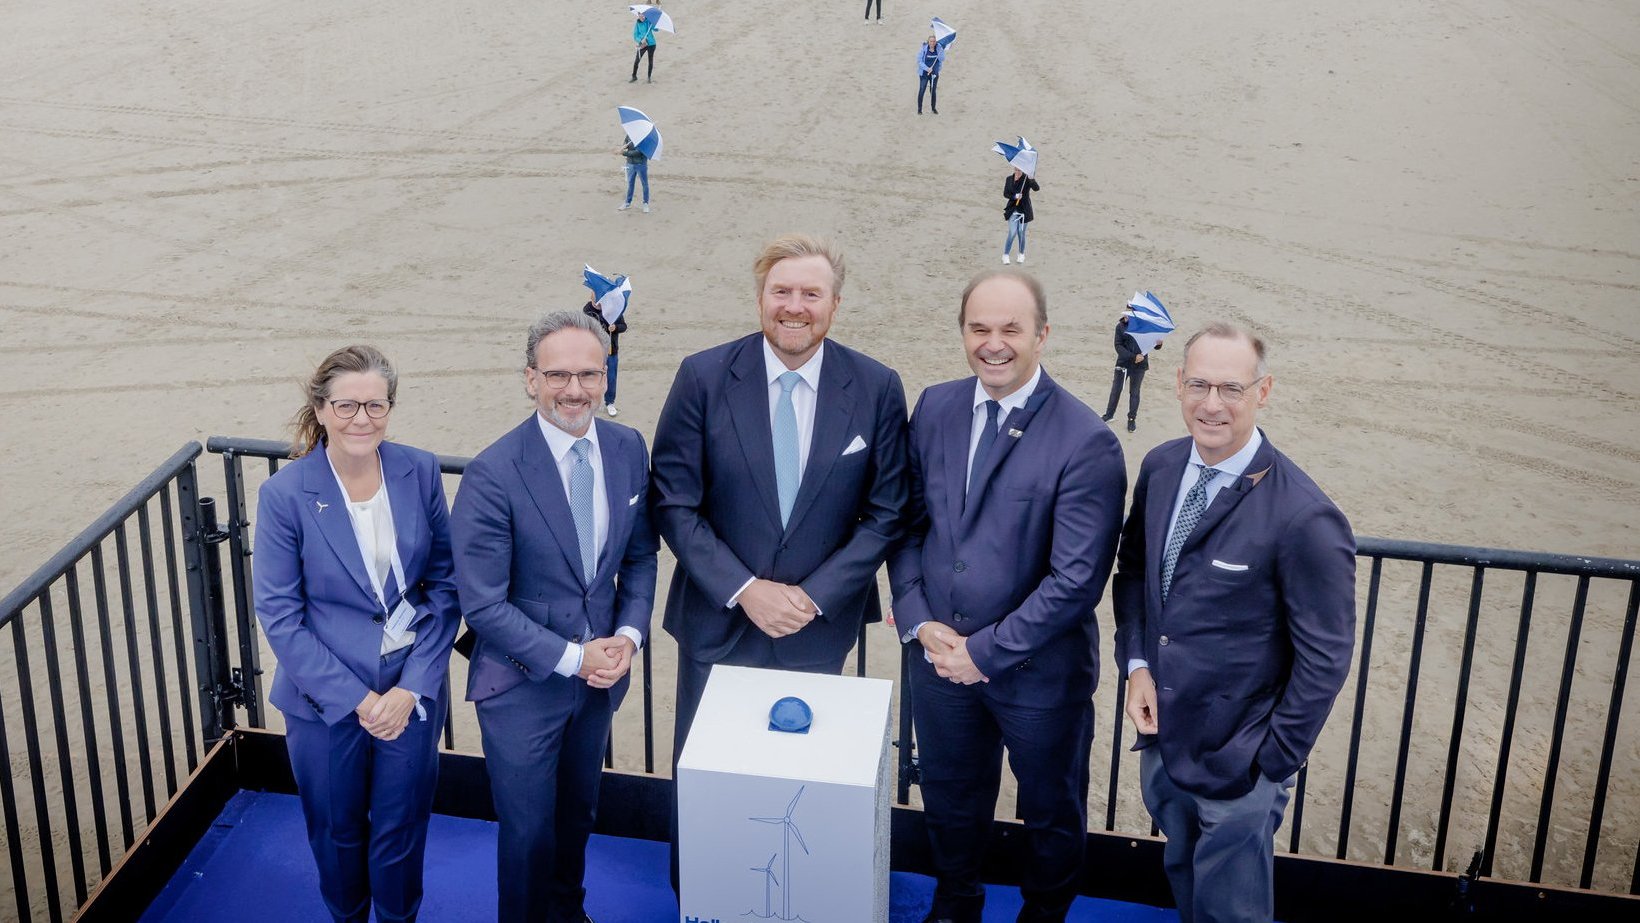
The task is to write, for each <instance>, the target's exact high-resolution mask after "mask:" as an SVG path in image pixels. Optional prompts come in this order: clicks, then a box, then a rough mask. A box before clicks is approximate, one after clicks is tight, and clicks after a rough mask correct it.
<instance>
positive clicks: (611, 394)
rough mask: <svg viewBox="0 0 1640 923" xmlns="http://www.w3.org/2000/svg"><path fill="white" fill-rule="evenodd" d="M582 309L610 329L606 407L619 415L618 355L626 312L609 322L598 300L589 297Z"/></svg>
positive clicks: (624, 326) (606, 328)
mask: <svg viewBox="0 0 1640 923" xmlns="http://www.w3.org/2000/svg"><path fill="white" fill-rule="evenodd" d="M581 311H582V312H583V313H585V314H586V315H587V316H588V317H592V318H596V319H597V321H598V323H600V324H603V325H604V329H605V330H608V331H609V356H608V357H607V358H605V359H604V368H605V369H606V370H607V371H608V372H609V374H608V375H607V376H605V378H604V409H605V410H607V411H609V415H610V416H612V417H618V416H620V411H618V410H616V409H615V372H616V371H617V370H618V369H619V367H620V361H619V359H618V358H617V356H618V355H619V354H620V351H621V334H623V333H625V332H626V312H625V311H622V312H621V316H620V317H617V318H615V323H613V324H609V323H605V322H604V309H603V308H600V307H598V302H596V301H592V300H591V299H588V300H587V303H586V304H585V305H582V306H581Z"/></svg>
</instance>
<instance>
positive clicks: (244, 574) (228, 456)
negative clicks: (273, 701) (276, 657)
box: [222, 451, 265, 728]
mask: <svg viewBox="0 0 1640 923" xmlns="http://www.w3.org/2000/svg"><path fill="white" fill-rule="evenodd" d="M222 468H223V476H224V483H225V484H226V486H227V490H228V506H227V515H228V522H227V536H228V553H229V555H231V558H230V563H231V565H232V567H233V602H234V615H235V618H236V621H235V623H234V624H235V625H236V626H237V627H238V629H239V631H238V638H239V675H238V676H237V677H235V680H236V684H237V685H238V686H239V687H240V690H241V692H242V694H241V696H240V704H241V705H243V706H244V708H245V721H246V723H247V724H249V725H250V726H251V727H253V728H259V727H264V726H265V725H264V723H263V720H262V653H261V649H260V646H259V645H258V644H257V643H256V637H257V634H256V633H257V624H256V612H255V610H254V609H253V608H252V607H253V603H252V600H251V594H250V585H251V545H250V541H249V533H248V530H249V528H250V517H249V516H248V515H246V512H245V465H244V460H243V458H241V456H240V455H239V453H238V452H232V451H230V452H224V453H223V455H222Z"/></svg>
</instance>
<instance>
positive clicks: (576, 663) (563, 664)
mask: <svg viewBox="0 0 1640 923" xmlns="http://www.w3.org/2000/svg"><path fill="white" fill-rule="evenodd" d="M584 656H586V652H585V651H583V650H582V649H581V645H579V644H576V643H575V642H574V641H571V642H569V643H568V644H566V645H564V655H563V656H562V657H559V658H558V666H556V667H553V668H552V672H554V673H557V674H558V675H559V676H571V677H573V676H575V675H577V674H579V673H580V672H581V658H582V657H584Z"/></svg>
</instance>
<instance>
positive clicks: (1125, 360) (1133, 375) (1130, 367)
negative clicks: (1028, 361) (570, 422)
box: [611, 311, 1162, 433]
mask: <svg viewBox="0 0 1640 923" xmlns="http://www.w3.org/2000/svg"><path fill="white" fill-rule="evenodd" d="M1151 348H1152V349H1161V348H1162V344H1161V341H1159V340H1158V341H1157V343H1156V345H1155V346H1153V347H1151ZM1149 370H1150V365H1149V364H1148V363H1147V362H1146V361H1145V353H1143V352H1141V351H1140V349H1139V341H1137V340H1135V339H1134V338H1133V334H1131V333H1128V314H1127V312H1125V311H1124V312H1123V313H1122V316H1121V318H1120V319H1118V320H1117V321H1116V377H1115V378H1114V379H1113V380H1112V381H1111V383H1110V403H1108V404H1106V405H1105V412H1104V413H1103V414H1101V415H1100V419H1102V420H1104V421H1105V422H1106V423H1109V422H1110V418H1111V417H1114V416H1116V405H1117V403H1118V402H1120V401H1121V399H1122V382H1123V381H1124V380H1126V381H1127V386H1128V416H1127V430H1128V432H1130V433H1131V432H1133V431H1134V430H1136V429H1138V428H1139V386H1140V385H1142V384H1144V381H1145V372H1147V371H1149ZM611 387H613V386H611Z"/></svg>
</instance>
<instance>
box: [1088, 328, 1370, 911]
mask: <svg viewBox="0 0 1640 923" xmlns="http://www.w3.org/2000/svg"><path fill="white" fill-rule="evenodd" d="M1272 381H1273V380H1272V377H1271V375H1270V373H1269V369H1268V367H1267V366H1266V364H1265V358H1264V343H1263V341H1261V340H1259V339H1258V338H1257V337H1254V336H1252V335H1251V334H1249V333H1247V332H1246V331H1243V330H1240V329H1237V328H1235V327H1231V326H1229V325H1227V324H1212V325H1209V326H1208V327H1207V328H1205V329H1204V330H1202V331H1201V332H1199V333H1197V334H1195V335H1194V336H1192V337H1191V338H1190V340H1189V341H1188V342H1186V343H1185V347H1184V357H1183V365H1182V366H1181V368H1180V370H1179V373H1178V381H1177V385H1176V387H1177V390H1178V395H1179V402H1180V405H1181V406H1182V408H1183V410H1184V421H1185V428H1186V429H1188V430H1189V431H1190V436H1189V437H1188V438H1184V439H1176V440H1174V441H1172V442H1167V443H1164V444H1162V445H1160V446H1158V447H1156V449H1155V450H1153V451H1152V452H1151V453H1150V454H1149V455H1148V456H1147V457H1146V458H1145V461H1144V464H1143V465H1142V466H1141V467H1140V469H1139V479H1138V482H1137V484H1136V485H1135V486H1134V491H1133V509H1132V511H1131V512H1130V513H1129V515H1128V520H1127V526H1126V528H1125V529H1124V531H1123V534H1122V548H1121V553H1120V557H1119V560H1118V566H1117V574H1116V580H1115V582H1114V584H1113V592H1112V596H1113V597H1114V600H1115V604H1116V659H1117V663H1118V664H1119V665H1120V666H1121V668H1122V669H1123V671H1124V672H1125V673H1126V674H1127V676H1128V686H1127V715H1128V717H1129V718H1130V719H1131V720H1132V721H1133V723H1134V725H1135V726H1136V727H1137V729H1138V732H1139V740H1138V743H1137V744H1136V748H1138V749H1142V750H1143V751H1144V752H1143V756H1142V758H1141V770H1140V771H1141V776H1142V784H1143V790H1144V797H1145V804H1146V806H1147V807H1149V808H1150V813H1151V815H1152V816H1153V817H1154V818H1155V819H1156V823H1157V825H1158V826H1159V827H1161V829H1162V832H1163V833H1165V834H1166V835H1167V845H1166V847H1165V849H1164V852H1163V862H1164V865H1165V867H1166V871H1167V877H1168V881H1169V883H1170V884H1171V885H1172V887H1173V897H1174V900H1175V902H1176V903H1177V904H1178V907H1179V916H1180V918H1181V919H1182V920H1184V921H1185V923H1191V921H1209V920H1210V921H1214V923H1220V921H1249V923H1250V921H1268V920H1270V919H1271V918H1272V916H1273V914H1274V912H1275V897H1274V887H1273V884H1272V869H1273V861H1274V848H1275V844H1274V838H1275V831H1276V828H1277V827H1278V826H1279V825H1280V823H1281V816H1282V813H1283V811H1284V810H1285V809H1286V805H1287V798H1288V795H1289V792H1290V790H1291V786H1292V779H1293V776H1294V775H1295V774H1296V773H1297V772H1298V768H1299V767H1300V766H1301V765H1303V763H1304V760H1305V758H1306V757H1307V756H1308V755H1309V752H1310V748H1311V747H1312V746H1313V745H1314V744H1315V740H1316V736H1317V735H1318V734H1320V733H1321V726H1322V724H1323V723H1324V722H1325V721H1326V719H1327V713H1328V712H1329V711H1330V710H1331V709H1332V703H1333V699H1334V697H1335V696H1337V694H1338V690H1339V687H1340V686H1342V685H1343V683H1344V678H1345V676H1346V675H1347V674H1348V673H1349V668H1350V652H1351V650H1352V649H1353V648H1354V645H1355V537H1354V534H1353V533H1352V532H1351V531H1350V524H1349V522H1348V521H1346V520H1345V518H1344V514H1343V513H1341V512H1339V510H1338V507H1337V506H1335V505H1334V504H1333V502H1332V501H1331V500H1329V499H1327V496H1326V495H1325V494H1323V493H1322V492H1321V489H1320V488H1319V487H1317V486H1316V485H1315V482H1314V481H1312V480H1310V479H1309V477H1307V476H1306V475H1305V474H1304V472H1302V471H1300V470H1299V468H1298V466H1297V465H1295V464H1293V462H1292V460H1291V459H1289V458H1287V456H1285V455H1283V454H1281V453H1280V452H1278V451H1276V449H1275V447H1274V446H1273V445H1271V444H1270V441H1269V440H1268V439H1266V438H1265V437H1264V434H1263V433H1262V432H1261V431H1260V430H1259V429H1258V427H1257V426H1256V418H1257V415H1258V410H1259V408H1261V407H1263V406H1264V404H1265V402H1266V401H1267V400H1268V399H1269V396H1270V388H1271V385H1272Z"/></svg>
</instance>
